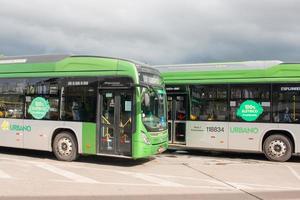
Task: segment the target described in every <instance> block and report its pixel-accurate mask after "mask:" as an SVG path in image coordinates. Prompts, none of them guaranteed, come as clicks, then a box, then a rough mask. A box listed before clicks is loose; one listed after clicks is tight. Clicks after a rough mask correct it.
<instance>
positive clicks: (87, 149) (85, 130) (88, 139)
mask: <svg viewBox="0 0 300 200" xmlns="http://www.w3.org/2000/svg"><path fill="white" fill-rule="evenodd" d="M82 152H83V153H84V154H96V124H95V123H87V122H84V123H82Z"/></svg>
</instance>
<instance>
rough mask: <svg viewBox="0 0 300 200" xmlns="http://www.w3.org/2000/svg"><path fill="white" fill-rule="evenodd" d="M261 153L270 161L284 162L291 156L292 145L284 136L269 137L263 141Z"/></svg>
mask: <svg viewBox="0 0 300 200" xmlns="http://www.w3.org/2000/svg"><path fill="white" fill-rule="evenodd" d="M263 152H264V154H265V156H266V157H267V158H268V159H269V160H271V161H276V162H285V161H287V160H289V159H290V158H291V156H292V143H291V141H290V139H289V138H288V137H286V136H284V135H279V134H278V135H270V136H269V137H267V139H266V140H265V141H264V144H263Z"/></svg>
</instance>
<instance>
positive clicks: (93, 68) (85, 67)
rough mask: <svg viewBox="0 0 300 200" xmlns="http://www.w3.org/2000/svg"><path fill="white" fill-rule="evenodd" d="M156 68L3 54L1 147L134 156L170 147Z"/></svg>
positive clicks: (67, 155)
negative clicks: (6, 55)
mask: <svg viewBox="0 0 300 200" xmlns="http://www.w3.org/2000/svg"><path fill="white" fill-rule="evenodd" d="M166 105H167V104H166V92H165V88H164V84H163V80H162V78H161V76H160V73H159V72H158V70H156V69H153V68H151V67H149V66H147V65H145V64H142V63H139V62H135V61H130V60H125V59H117V58H108V57H97V56H69V55H41V56H20V57H0V146H6V147H15V148H24V149H36V150H44V151H52V152H54V154H55V156H56V157H57V158H58V159H59V160H63V161H72V160H75V159H76V158H77V157H78V155H79V154H92V155H112V156H121V157H130V158H133V159H137V158H143V157H148V156H151V155H154V154H157V153H161V152H163V151H164V150H165V149H166V148H167V147H168V130H167V120H166V119H167V118H166V115H167V111H166Z"/></svg>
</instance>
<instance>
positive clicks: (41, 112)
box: [28, 97, 50, 119]
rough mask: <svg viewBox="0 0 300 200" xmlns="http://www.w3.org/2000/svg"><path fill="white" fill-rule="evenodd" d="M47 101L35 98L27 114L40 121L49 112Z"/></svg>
mask: <svg viewBox="0 0 300 200" xmlns="http://www.w3.org/2000/svg"><path fill="white" fill-rule="evenodd" d="M49 110H50V105H49V101H48V100H46V99H44V98H43V97H36V98H34V99H33V100H32V102H31V104H30V106H29V109H28V112H29V113H30V114H31V115H32V117H33V118H34V119H42V118H43V117H45V115H46V114H47V113H48V112H49Z"/></svg>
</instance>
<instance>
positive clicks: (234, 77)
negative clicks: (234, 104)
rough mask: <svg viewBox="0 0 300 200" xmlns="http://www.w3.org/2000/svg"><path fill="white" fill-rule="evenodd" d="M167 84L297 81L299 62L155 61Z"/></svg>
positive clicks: (299, 79) (298, 78)
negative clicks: (175, 62)
mask: <svg viewBox="0 0 300 200" xmlns="http://www.w3.org/2000/svg"><path fill="white" fill-rule="evenodd" d="M154 68H156V69H158V70H159V71H160V72H161V73H162V76H163V78H164V81H165V83H166V84H187V83H209V84H210V83H242V82H243V83H252V82H253V83H255V82H295V81H298V82H300V63H283V62H282V61H279V60H268V61H244V62H226V63H200V64H179V65H157V66H154Z"/></svg>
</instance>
